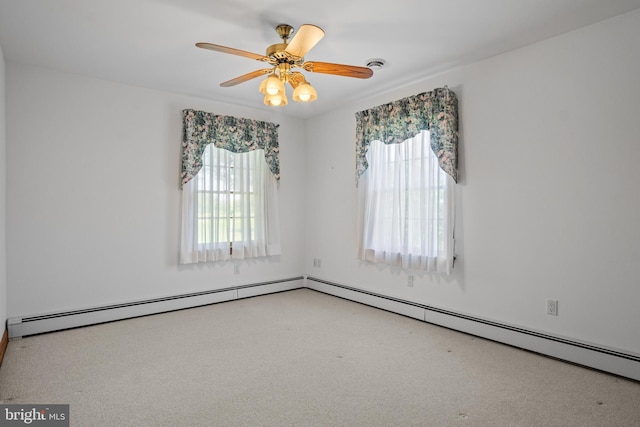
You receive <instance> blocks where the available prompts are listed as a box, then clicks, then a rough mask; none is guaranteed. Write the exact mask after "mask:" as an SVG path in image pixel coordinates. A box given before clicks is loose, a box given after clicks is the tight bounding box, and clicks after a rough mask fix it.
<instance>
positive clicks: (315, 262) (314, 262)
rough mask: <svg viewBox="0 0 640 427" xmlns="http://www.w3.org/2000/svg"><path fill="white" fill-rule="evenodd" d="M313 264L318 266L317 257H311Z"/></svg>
mask: <svg viewBox="0 0 640 427" xmlns="http://www.w3.org/2000/svg"><path fill="white" fill-rule="evenodd" d="M313 266H314V267H318V258H314V259H313Z"/></svg>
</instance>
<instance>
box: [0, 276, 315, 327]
mask: <svg viewBox="0 0 640 427" xmlns="http://www.w3.org/2000/svg"><path fill="white" fill-rule="evenodd" d="M302 287H304V277H302V276H301V277H293V278H289V279H282V280H274V281H269V282H261V283H252V284H248V285H241V286H233V287H227V288H223V289H215V290H209V291H202V292H193V293H188V294H181V295H172V296H167V297H162V298H153V299H149V300H144V301H133V302H127V303H123V304H113V305H106V306H100V307H91V308H85V309H79V310H71V311H63V312H59V313H49V314H41V315H35V316H25V317H10V318H9V319H8V320H7V327H8V330H9V338H20V337H25V336H28V335H34V334H41V333H44V332H53V331H59V330H63V329H70V328H77V327H80V326H88V325H95V324H98V323H105V322H112V321H115V320H123V319H129V318H132V317H139V316H146V315H150V314H159V313H164V312H168V311H175V310H182V309H185V308H192V307H199V306H203V305H209V304H215V303H219V302H224V301H231V300H237V299H242V298H248V297H253V296H257V295H265V294H270V293H275V292H282V291H289V290H293V289H299V288H302Z"/></svg>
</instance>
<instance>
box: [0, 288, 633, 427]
mask: <svg viewBox="0 0 640 427" xmlns="http://www.w3.org/2000/svg"><path fill="white" fill-rule="evenodd" d="M0 402H2V403H49V404H51V403H68V404H70V405H71V406H70V411H71V425H72V426H410V425H411V426H625V427H626V426H629V427H630V426H640V383H638V382H634V381H631V380H626V379H623V378H619V377H615V376H611V375H608V374H604V373H601V372H596V371H593V370H589V369H585V368H582V367H578V366H574V365H570V364H567V363H563V362H560V361H557V360H553V359H550V358H546V357H543V356H539V355H536V354H532V353H529V352H526V351H522V350H518V349H515V348H512V347H508V346H505V345H502V344H498V343H495V342H491V341H487V340H483V339H480V338H474V337H472V336H469V335H465V334H463V333H458V332H455V331H451V330H447V329H443V328H440V327H437V326H433V325H430V324H426V323H423V322H419V321H417V320H414V319H410V318H406V317H403V316H399V315H396V314H392V313H388V312H385V311H381V310H378V309H375V308H371V307H367V306H364V305H360V304H357V303H353V302H349V301H345V300H342V299H339V298H336V297H332V296H329V295H324V294H321V293H318V292H315V291H312V290H307V289H302V290H296V291H290V292H285V293H280V294H274V295H267V296H261V297H256V298H251V299H245V300H239V301H233V302H228V303H223V304H217V305H212V306H207V307H200V308H195V309H190V310H183V311H178V312H172V313H166V314H161V315H155V316H148V317H143V318H137V319H131V320H126V321H120V322H113V323H109V324H103V325H97V326H92V327H86V328H80V329H74V330H68V331H62V332H57V333H50V334H45V335H40V336H33V337H28V338H24V339H18V340H13V341H11V342H10V343H9V347H8V349H7V354H6V355H5V361H4V363H3V365H2V367H1V368H0Z"/></svg>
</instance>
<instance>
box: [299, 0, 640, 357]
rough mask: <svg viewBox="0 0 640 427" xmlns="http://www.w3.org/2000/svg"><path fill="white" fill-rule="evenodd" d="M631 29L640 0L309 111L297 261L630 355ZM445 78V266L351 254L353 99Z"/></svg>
mask: <svg viewBox="0 0 640 427" xmlns="http://www.w3.org/2000/svg"><path fill="white" fill-rule="evenodd" d="M638 40H640V10H638V11H634V12H631V13H628V14H626V15H622V16H619V17H616V18H613V19H610V20H607V21H604V22H601V23H598V24H595V25H592V26H589V27H586V28H583V29H581V30H578V31H574V32H571V33H568V34H565V35H562V36H559V37H556V38H553V39H549V40H546V41H544V42H541V43H537V44H535V45H531V46H528V47H525V48H522V49H518V50H516V51H512V52H510V53H507V54H503V55H500V56H497V57H494V58H491V59H489V60H486V61H483V62H480V63H476V64H473V65H470V66H466V67H463V68H460V69H456V70H452V71H450V72H447V73H444V74H441V75H438V76H436V77H433V78H430V79H427V80H424V81H421V82H417V83H415V84H411V85H409V86H406V87H402V88H398V89H396V90H393V91H391V92H388V93H384V94H380V95H379V96H377V97H375V98H372V99H367V100H363V101H360V102H356V103H353V104H352V105H350V106H348V107H345V108H343V109H341V110H339V111H334V112H331V113H328V114H326V115H323V116H322V117H319V118H317V119H314V120H313V121H310V122H309V124H308V127H307V140H308V151H307V156H308V161H307V163H308V168H309V169H308V180H309V181H308V187H307V190H308V194H309V198H308V200H307V210H306V212H307V216H308V222H309V227H308V228H307V240H306V244H307V259H306V270H307V272H308V273H309V274H310V275H311V276H314V277H318V278H321V279H325V280H329V281H332V282H336V283H340V284H344V285H348V286H353V287H357V288H360V289H364V290H368V291H372V292H377V293H381V294H384V295H388V296H393V297H397V298H402V299H407V300H410V301H414V302H418V303H423V304H428V305H432V306H435V307H439V308H443V309H447V310H452V311H456V312H460V313H465V314H469V315H473V316H477V317H481V318H486V319H490V320H495V321H498V322H502V323H507V324H511V325H516V326H522V327H525V328H527V329H530V330H537V331H541V332H546V333H550V334H553V335H558V336H564V337H568V338H571V339H575V340H580V341H586V342H591V343H596V344H598V345H601V346H608V347H613V348H617V349H621V350H625V351H628V352H634V353H640V332H638V325H640V310H639V309H638V301H640V286H638V283H639V278H640V262H639V260H640V227H638V225H637V223H638V218H639V216H638V212H640V192H639V191H638V186H639V185H640V120H638V114H639V113H640V79H639V78H638V76H640V44H639V43H638ZM426 48H428V47H426ZM380 72H381V73H384V70H381V71H380ZM373 78H374V79H375V76H374V77H373ZM443 85H448V86H449V87H450V88H451V89H452V90H453V91H454V92H456V94H457V95H458V98H459V102H460V120H461V128H460V133H461V140H460V168H461V182H460V184H459V185H458V188H457V191H458V197H457V199H458V205H457V209H458V211H457V214H458V216H457V224H456V229H457V231H456V234H457V236H458V238H459V241H458V250H457V252H458V262H457V264H456V266H455V272H454V274H453V275H452V276H450V277H440V276H435V275H427V274H421V273H419V272H415V271H413V272H407V271H402V270H400V269H394V268H386V267H383V266H378V265H371V264H363V263H360V262H359V261H357V259H356V255H357V242H356V232H355V227H356V216H357V212H356V195H357V193H356V187H355V182H354V175H355V172H354V171H355V146H354V141H355V118H354V113H355V112H356V111H360V110H364V109H367V108H370V107H373V106H375V105H379V104H382V103H385V102H389V101H392V100H395V99H399V98H402V97H404V96H409V95H413V94H417V93H420V92H423V91H429V90H431V89H433V88H436V87H440V86H443ZM314 258H319V259H320V260H321V268H314V267H313V266H312V260H313V259H314ZM408 274H413V275H415V276H416V278H415V284H414V286H413V287H408V286H407V275H408ZM547 298H553V299H557V300H559V316H557V317H554V316H549V315H547V314H546V299H547Z"/></svg>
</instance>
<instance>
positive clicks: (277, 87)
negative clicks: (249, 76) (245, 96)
mask: <svg viewBox="0 0 640 427" xmlns="http://www.w3.org/2000/svg"><path fill="white" fill-rule="evenodd" d="M263 85H264V87H263ZM260 92H262V93H264V94H265V95H267V94H268V95H277V94H278V92H282V93H284V83H282V80H280V79H279V78H278V77H277V76H276V75H275V74H271V75H270V76H269V77H267V78H266V79H265V80H264V81H263V82H262V84H260Z"/></svg>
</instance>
